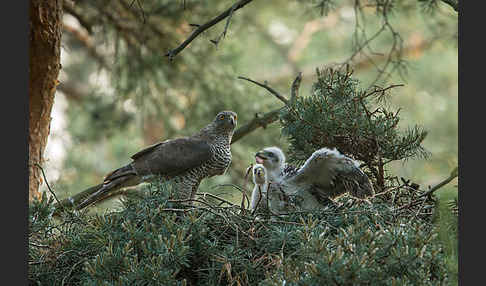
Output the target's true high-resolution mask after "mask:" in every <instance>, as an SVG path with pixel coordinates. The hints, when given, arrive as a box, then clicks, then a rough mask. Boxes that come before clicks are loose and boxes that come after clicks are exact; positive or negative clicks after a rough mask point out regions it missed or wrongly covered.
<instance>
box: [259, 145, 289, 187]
mask: <svg viewBox="0 0 486 286" xmlns="http://www.w3.org/2000/svg"><path fill="white" fill-rule="evenodd" d="M255 161H256V162H257V163H258V164H262V165H263V166H264V167H265V169H266V171H267V172H268V180H269V181H271V182H279V181H280V180H281V179H282V178H284V177H286V176H290V175H293V174H295V172H296V171H297V168H296V167H294V166H291V165H289V164H287V163H286V162H285V155H284V153H283V151H282V149H280V148H278V147H275V146H273V147H266V148H264V149H263V150H260V151H258V152H257V153H256V154H255Z"/></svg>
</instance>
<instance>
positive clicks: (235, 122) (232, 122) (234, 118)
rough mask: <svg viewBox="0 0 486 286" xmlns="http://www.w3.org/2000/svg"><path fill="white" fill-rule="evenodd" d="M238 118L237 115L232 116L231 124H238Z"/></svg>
mask: <svg viewBox="0 0 486 286" xmlns="http://www.w3.org/2000/svg"><path fill="white" fill-rule="evenodd" d="M236 124H237V120H236V115H234V116H231V125H233V126H236Z"/></svg>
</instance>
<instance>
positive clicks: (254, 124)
mask: <svg viewBox="0 0 486 286" xmlns="http://www.w3.org/2000/svg"><path fill="white" fill-rule="evenodd" d="M282 109H283V107H282V108H279V109H276V110H273V111H270V112H268V113H265V114H264V115H263V116H256V115H255V118H254V119H253V120H252V121H250V122H248V123H247V124H245V125H243V126H241V127H240V128H238V129H237V130H236V131H235V133H234V134H233V138H232V140H231V144H233V143H235V142H236V141H238V140H240V139H241V138H242V137H243V136H245V135H247V134H249V133H251V132H253V131H254V130H255V129H257V128H260V127H263V128H265V127H266V126H267V125H268V124H270V123H273V122H275V121H277V120H278V114H279V113H280V111H281V110H282Z"/></svg>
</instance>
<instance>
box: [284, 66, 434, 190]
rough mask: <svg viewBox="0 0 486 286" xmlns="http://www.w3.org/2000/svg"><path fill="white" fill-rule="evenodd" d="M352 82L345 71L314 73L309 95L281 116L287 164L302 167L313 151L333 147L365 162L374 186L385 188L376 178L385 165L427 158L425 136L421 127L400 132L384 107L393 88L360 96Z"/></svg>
mask: <svg viewBox="0 0 486 286" xmlns="http://www.w3.org/2000/svg"><path fill="white" fill-rule="evenodd" d="M351 76H352V72H350V71H348V70H346V71H343V70H340V69H338V70H334V69H331V68H329V69H325V70H322V71H319V69H318V70H317V82H315V83H314V85H313V88H312V92H311V95H310V96H308V97H297V98H295V99H293V100H291V101H290V103H289V105H288V108H286V109H284V110H282V112H281V115H280V123H281V125H282V134H284V135H285V136H286V137H287V138H288V139H289V142H290V147H289V161H290V162H295V163H297V164H302V163H303V162H304V161H305V160H306V159H307V158H309V157H310V156H311V155H312V153H313V152H314V151H315V150H317V149H320V148H322V147H328V148H334V147H336V148H337V149H338V150H339V151H341V152H343V153H344V154H347V155H351V156H352V157H354V158H355V159H357V160H361V161H364V162H365V163H366V166H367V167H368V168H370V169H372V171H373V174H374V175H375V176H376V177H377V178H376V179H377V181H378V182H383V180H384V178H383V175H382V174H379V173H378V172H379V171H378V170H380V169H383V166H384V164H385V163H384V162H383V160H388V162H391V161H394V160H401V159H407V158H410V157H420V156H421V157H426V156H427V155H428V153H427V151H426V150H425V149H424V148H423V147H422V146H421V143H422V141H423V140H424V139H425V137H426V135H427V132H426V131H424V130H422V128H421V127H419V126H414V127H413V128H409V129H408V130H405V131H400V130H399V129H398V123H399V121H400V117H399V116H398V112H399V111H396V112H392V111H390V110H388V109H387V108H386V107H385V105H384V104H383V102H384V101H385V99H386V96H387V92H388V90H389V89H390V88H391V87H388V88H379V87H375V88H374V89H373V90H371V91H366V90H361V89H360V88H359V81H358V80H357V79H354V78H352V77H351ZM373 104H375V105H376V104H377V105H378V106H377V107H376V106H373ZM376 174H378V175H376Z"/></svg>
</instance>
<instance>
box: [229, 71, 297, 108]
mask: <svg viewBox="0 0 486 286" xmlns="http://www.w3.org/2000/svg"><path fill="white" fill-rule="evenodd" d="M238 79H244V80H247V81H249V82H252V83H254V84H256V85H258V86H261V87H263V88H264V89H266V90H268V91H269V92H270V93H271V94H273V95H275V97H277V98H278V99H280V100H281V101H282V102H283V103H285V105H288V103H289V101H288V100H287V99H286V98H285V97H283V96H282V95H280V93H278V92H277V91H276V90H275V89H273V88H271V87H270V86H268V85H267V84H266V83H259V82H257V81H254V80H252V79H249V78H246V77H243V76H239V77H238Z"/></svg>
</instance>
